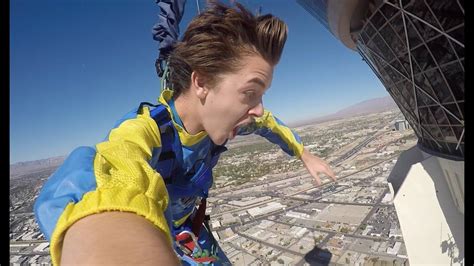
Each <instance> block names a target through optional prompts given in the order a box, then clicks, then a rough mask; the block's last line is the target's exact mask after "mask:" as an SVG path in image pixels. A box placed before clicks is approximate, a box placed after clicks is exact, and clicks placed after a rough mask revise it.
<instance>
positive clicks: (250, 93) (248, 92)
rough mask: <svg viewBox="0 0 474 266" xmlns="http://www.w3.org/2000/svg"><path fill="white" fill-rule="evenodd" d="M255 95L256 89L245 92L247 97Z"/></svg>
mask: <svg viewBox="0 0 474 266" xmlns="http://www.w3.org/2000/svg"><path fill="white" fill-rule="evenodd" d="M254 96H255V92H254V91H246V92H245V97H247V98H249V99H251V98H253V97H254Z"/></svg>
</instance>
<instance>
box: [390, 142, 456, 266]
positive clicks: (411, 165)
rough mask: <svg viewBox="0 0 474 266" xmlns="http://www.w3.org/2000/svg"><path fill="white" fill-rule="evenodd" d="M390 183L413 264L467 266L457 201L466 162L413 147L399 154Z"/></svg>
mask: <svg viewBox="0 0 474 266" xmlns="http://www.w3.org/2000/svg"><path fill="white" fill-rule="evenodd" d="M446 173H448V175H449V177H447V176H445V175H446ZM388 182H389V185H390V187H391V190H392V193H393V194H394V195H395V196H394V200H393V203H394V205H395V209H396V211H397V215H398V219H399V221H400V226H401V229H402V232H403V237H404V241H405V245H406V248H407V253H408V259H409V261H410V265H421V264H430V265H461V264H464V207H463V206H464V201H463V200H462V201H461V200H458V199H457V198H459V197H460V196H461V195H463V194H464V162H455V161H450V160H446V159H442V158H439V157H435V156H431V155H429V154H426V153H424V152H421V151H420V150H419V149H418V148H417V147H413V148H411V149H409V150H407V151H405V152H403V153H402V154H401V155H400V157H399V159H398V161H397V163H396V164H395V166H394V168H393V170H392V172H391V174H390V175H389V177H388ZM448 183H450V184H448ZM451 188H453V189H451ZM460 206H461V207H462V208H460Z"/></svg>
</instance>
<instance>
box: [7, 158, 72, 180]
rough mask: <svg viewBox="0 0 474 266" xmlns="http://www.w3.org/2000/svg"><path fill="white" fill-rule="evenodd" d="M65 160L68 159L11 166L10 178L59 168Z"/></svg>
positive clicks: (20, 163)
mask: <svg viewBox="0 0 474 266" xmlns="http://www.w3.org/2000/svg"><path fill="white" fill-rule="evenodd" d="M64 159H66V156H56V157H51V158H47V159H41V160H35V161H26V162H19V163H14V164H10V178H15V177H19V176H22V175H25V174H29V173H33V172H38V171H41V170H44V169H48V168H53V167H58V166H59V165H61V164H62V163H63V161H64Z"/></svg>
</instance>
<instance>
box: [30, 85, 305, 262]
mask: <svg viewBox="0 0 474 266" xmlns="http://www.w3.org/2000/svg"><path fill="white" fill-rule="evenodd" d="M172 95H173V91H171V90H163V91H162V93H161V96H160V98H159V107H160V106H161V108H162V109H163V110H165V113H166V114H167V115H169V118H170V121H169V127H168V128H164V127H160V126H159V125H160V124H159V123H158V122H157V121H156V119H155V117H154V116H153V112H154V110H155V108H149V107H144V108H137V109H136V110H133V111H131V112H130V113H128V114H127V115H125V116H124V117H123V118H122V119H120V120H119V121H118V122H117V123H116V125H115V127H114V128H113V129H112V130H111V131H110V132H109V134H108V136H107V138H106V139H105V141H103V142H101V143H99V144H97V145H95V147H79V148H77V149H75V150H74V151H73V152H72V153H71V154H70V155H69V156H68V158H67V159H66V160H65V161H64V163H63V164H62V165H61V166H60V167H59V168H58V170H57V171H56V172H55V173H53V174H52V175H51V176H50V177H49V179H48V180H47V181H46V183H45V184H44V186H43V188H42V190H41V192H40V195H39V196H38V198H37V199H36V201H35V205H34V212H35V217H36V220H37V222H38V224H39V227H40V230H41V232H42V233H43V234H44V235H45V237H46V238H47V239H48V240H49V241H50V252H51V258H52V262H53V264H54V265H58V264H59V261H60V257H61V248H62V240H63V238H64V234H65V232H66V230H67V229H68V228H69V227H70V226H71V225H72V224H73V223H74V222H76V221H78V220H79V219H81V218H83V217H86V216H88V215H92V214H96V213H101V212H106V211H126V212H133V213H136V214H138V215H141V216H143V217H144V218H145V219H147V220H149V221H150V222H151V223H152V224H153V225H155V226H156V228H157V229H159V230H162V231H163V232H164V233H165V235H167V237H168V240H169V241H170V244H173V243H174V236H172V235H173V233H175V232H176V230H175V229H177V228H180V227H181V228H182V227H183V226H185V225H186V224H187V223H189V221H190V218H191V217H192V216H193V213H194V212H195V211H196V203H197V202H199V199H200V198H202V197H204V198H205V197H207V192H208V190H209V188H210V187H211V186H212V167H213V166H214V165H215V163H216V162H217V159H218V156H219V153H220V152H222V151H224V150H225V148H224V147H223V146H218V145H216V144H214V143H213V142H212V141H211V139H210V138H209V136H208V135H207V133H206V132H204V131H201V132H199V133H197V134H196V135H191V134H189V133H187V132H186V130H185V129H184V127H183V125H182V123H181V121H180V119H179V116H178V115H177V113H176V110H175V109H174V104H173V101H172ZM140 110H141V111H140ZM162 113H163V112H162ZM169 129H171V131H172V133H171V135H170V134H168V135H165V134H163V131H164V130H169ZM248 133H255V134H258V135H261V136H263V137H265V138H266V139H268V140H269V141H271V142H273V143H276V144H278V145H279V146H280V147H281V148H282V149H283V150H284V151H285V152H286V153H288V154H289V155H291V156H296V157H298V158H299V157H300V156H301V154H302V152H303V144H302V143H301V140H300V138H299V137H298V135H297V134H296V133H295V132H294V131H292V130H291V129H290V128H288V127H286V126H285V125H284V124H283V123H282V122H281V121H280V120H278V119H277V118H276V117H274V116H273V115H272V114H271V113H270V112H269V111H267V110H265V112H264V115H263V116H262V117H260V118H257V119H256V121H255V123H254V124H251V125H249V126H248V127H247V128H241V129H239V131H238V134H240V135H242V134H248ZM167 136H172V137H173V136H175V137H176V138H175V139H174V140H170V139H169V138H168V137H167ZM216 151H217V152H216ZM170 152H171V154H173V156H174V159H173V160H172V167H171V168H172V171H171V170H170V168H169V167H168V169H167V168H166V167H167V166H169V163H167V162H166V159H167V158H166V157H167V156H166V155H167V154H170ZM167 164H168V165H167ZM206 167H207V168H208V169H207V170H206V169H205V170H202V169H204V168H206ZM169 180H172V181H169ZM175 181H176V182H175ZM196 184H197V185H196ZM208 233H209V232H207V231H206V230H201V234H202V236H200V239H201V237H202V238H206V234H208ZM220 253H222V252H220ZM225 261H226V259H225V256H224V257H223V258H222V261H221V262H225Z"/></svg>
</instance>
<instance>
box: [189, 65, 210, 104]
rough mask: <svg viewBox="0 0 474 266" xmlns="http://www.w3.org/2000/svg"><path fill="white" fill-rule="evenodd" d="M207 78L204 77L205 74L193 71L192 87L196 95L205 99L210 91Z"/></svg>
mask: <svg viewBox="0 0 474 266" xmlns="http://www.w3.org/2000/svg"><path fill="white" fill-rule="evenodd" d="M206 81H207V79H206V77H204V75H201V74H199V73H198V72H196V71H193V73H191V89H192V91H193V93H194V94H196V96H197V97H198V98H199V99H201V100H204V99H205V98H206V96H207V93H208V92H209V88H208V87H207V86H206V85H207V82H206Z"/></svg>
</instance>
